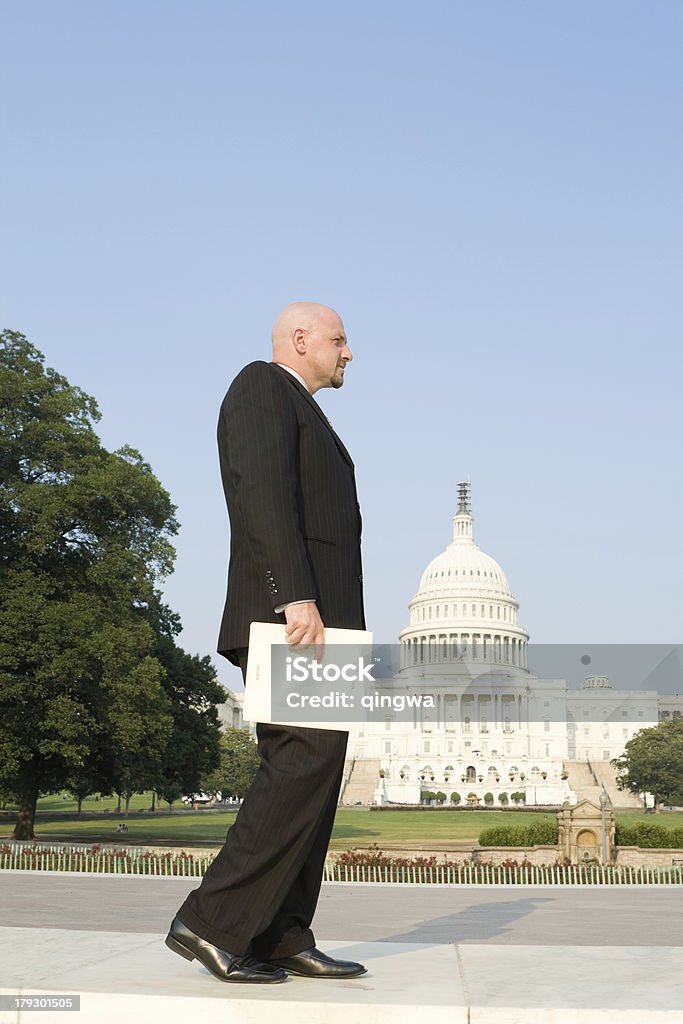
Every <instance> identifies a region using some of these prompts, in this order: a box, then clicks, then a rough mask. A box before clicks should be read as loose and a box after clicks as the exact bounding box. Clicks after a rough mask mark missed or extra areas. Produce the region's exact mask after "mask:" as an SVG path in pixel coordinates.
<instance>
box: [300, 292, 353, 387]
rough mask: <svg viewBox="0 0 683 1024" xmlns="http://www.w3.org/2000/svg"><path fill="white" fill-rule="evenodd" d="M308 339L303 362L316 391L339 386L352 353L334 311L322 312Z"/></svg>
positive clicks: (341, 324)
mask: <svg viewBox="0 0 683 1024" xmlns="http://www.w3.org/2000/svg"><path fill="white" fill-rule="evenodd" d="M307 341H308V348H307V352H306V357H307V358H306V362H307V368H309V369H310V371H311V378H312V383H313V385H314V387H315V390H318V388H340V387H342V385H343V384H344V371H345V367H346V364H347V363H350V362H351V360H352V359H353V356H352V354H351V349H350V348H349V346H348V343H347V340H346V333H345V331H344V325H343V323H342V322H341V320H340V319H339V317H338V316H337V314H336V313H333V312H332V311H331V310H330V311H329V312H326V313H324V314H322V315H321V316H320V318H319V319H318V321H317V322H316V324H315V326H314V327H313V328H311V330H310V331H309V333H308V338H307Z"/></svg>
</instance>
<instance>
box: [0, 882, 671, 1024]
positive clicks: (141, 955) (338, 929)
mask: <svg viewBox="0 0 683 1024" xmlns="http://www.w3.org/2000/svg"><path fill="white" fill-rule="evenodd" d="M193 884H194V883H193V881H192V880H188V879H171V878H168V879H166V878H159V879H155V878H144V877H129V878H117V877H101V876H100V877H96V876H79V875H68V874H57V873H55V874H48V873H45V874H36V873H28V872H25V873H24V872H3V873H1V874H0V906H1V907H2V919H1V921H0V925H1V927H0V942H1V943H2V948H3V956H2V958H1V960H0V992H2V993H4V994H6V995H7V994H12V993H18V992H23V993H27V992H31V993H40V992H42V993H51V994H58V993H61V994H65V993H69V994H77V995H80V996H81V1009H80V1012H79V1013H78V1016H76V1017H75V1018H68V1019H73V1020H74V1021H75V1022H76V1024H109V1022H112V1024H113V1022H114V1021H117V1022H118V1021H121V1020H124V1019H126V1018H127V1019H129V1020H130V1021H131V1024H133V1022H135V1021H138V1020H140V1021H145V1022H156V1021H159V1022H162V1021H163V1022H164V1024H175V1022H176V1021H177V1022H178V1024H180V1022H181V1021H182V1022H183V1024H185V1022H186V1021H187V1020H188V1019H192V1018H193V1017H195V1016H197V1017H198V1018H200V1019H202V1021H205V1022H207V1024H212V1022H213V1021H216V1022H218V1021H220V1022H221V1024H224V1022H226V1021H229V1022H230V1024H233V1022H234V1024H241V1022H242V1021H244V1022H245V1024H246V1022H247V1021H248V1022H249V1024H258V1022H259V1021H261V1020H263V1021H264V1024H265V1022H266V1021H268V1020H269V1019H271V1018H272V1014H273V1006H272V1004H273V1003H274V1002H275V1003H276V1004H277V1015H278V1022H279V1024H289V1022H290V1021H291V1022H292V1024H294V1022H295V1021H296V1022H299V1021H300V1020H301V1019H302V1018H305V1019H306V1020H307V1022H310V1024H318V1022H321V1024H323V1022H324V1024H336V1022H337V1021H339V1024H342V1022H343V1024H373V1022H376V1021H378V1022H385V1021H386V1022H387V1024H389V1022H391V1024H403V1022H404V1021H405V1022H406V1024H408V1021H410V1024H419V1022H421V1021H422V1020H426V1019H429V1021H430V1024H442V1022H443V1024H446V1022H449V1024H461V1022H462V1024H465V1022H467V1024H537V1022H538V1024H594V1022H595V1024H598V1022H599V1024H606V1022H607V1021H618V1022H619V1024H631V1022H632V1024H683V981H682V980H681V971H680V963H681V954H682V953H683V949H682V948H681V947H683V926H682V925H681V921H682V920H683V891H682V890H680V889H676V888H670V887H669V888H657V887H652V888H626V887H624V888H619V887H604V888H595V889H590V890H589V889H581V888H573V889H560V888H553V887H544V886H538V887H533V888H531V887H519V888H514V887H508V888H502V887H501V888H494V887H490V886H486V887H478V888H474V887H473V888H465V887H441V886H418V885H416V886H397V885H379V886H374V885H367V886H363V885H345V884H328V885H325V886H324V887H323V891H322V894H321V898H320V903H319V909H318V914H317V916H316V920H315V932H316V938H317V940H318V942H319V944H320V946H321V948H323V949H324V950H325V951H327V952H330V953H332V954H333V955H341V956H343V957H346V958H351V959H358V960H361V961H363V962H364V963H365V964H366V966H367V967H368V974H367V975H364V976H363V977H361V978H358V979H351V980H348V981H336V980H324V981H323V980H310V979H301V978H299V979H294V978H291V979H290V980H288V981H287V982H286V983H285V984H283V985H277V986H272V987H271V986H265V987H251V986H238V985H232V986H231V985H227V984H221V983H219V982H217V981H215V979H213V978H212V977H211V976H210V975H209V974H208V972H207V971H205V970H204V968H202V967H201V966H199V965H198V964H197V962H196V961H195V962H193V963H191V964H190V963H187V962H185V961H183V960H182V959H181V958H179V957H174V956H173V954H172V953H171V952H169V951H168V950H167V949H166V947H165V946H164V944H163V937H164V935H165V933H166V929H167V927H168V924H169V921H170V919H171V917H172V916H173V914H174V912H175V910H176V908H177V906H178V905H179V903H180V902H181V901H182V899H183V897H184V894H185V893H186V892H187V891H188V889H189V888H191V887H192V886H193ZM54 1013H55V1011H50V1016H49V1017H48V1016H47V1013H46V1012H43V1011H31V1013H30V1015H28V1014H27V1013H23V1014H21V1015H17V1013H16V1012H15V1011H10V1010H3V1011H0V1022H1V1024H10V1022H12V1024H16V1022H17V1021H28V1022H29V1024H40V1022H41V1021H42V1020H43V1018H45V1020H46V1021H47V1020H49V1021H52V1022H53V1024H54V1021H55V1019H56V1018H55V1016H54ZM57 1019H59V1018H57Z"/></svg>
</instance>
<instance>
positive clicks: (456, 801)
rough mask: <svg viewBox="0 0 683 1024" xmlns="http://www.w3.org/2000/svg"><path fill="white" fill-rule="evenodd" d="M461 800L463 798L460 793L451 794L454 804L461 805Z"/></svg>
mask: <svg viewBox="0 0 683 1024" xmlns="http://www.w3.org/2000/svg"><path fill="white" fill-rule="evenodd" d="M461 799H462V797H461V796H460V794H459V793H451V803H452V804H459V803H460V801H461Z"/></svg>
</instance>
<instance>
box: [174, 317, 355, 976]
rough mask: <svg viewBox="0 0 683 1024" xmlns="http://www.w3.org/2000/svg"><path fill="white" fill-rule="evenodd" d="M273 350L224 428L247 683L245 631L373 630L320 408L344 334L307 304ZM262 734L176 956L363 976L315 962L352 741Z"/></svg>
mask: <svg viewBox="0 0 683 1024" xmlns="http://www.w3.org/2000/svg"><path fill="white" fill-rule="evenodd" d="M272 342H273V360H272V362H270V363H266V362H254V363H250V364H249V365H248V366H246V367H245V368H244V369H243V370H242V371H241V372H240V373H239V374H238V376H237V377H236V378H235V380H234V381H233V383H232V385H231V387H230V389H229V390H228V393H227V395H226V396H225V399H224V401H223V404H222V406H221V412H220V418H219V423H218V447H219V455H220V465H221V475H222V479H223V487H224V491H225V497H226V502H227V506H228V514H229V517H230V531H231V541H230V566H229V570H228V592H227V598H226V603H225V609H224V613H223V620H222V624H221V630H220V636H219V643H218V650H219V652H220V653H221V654H223V655H224V656H225V657H226V658H228V659H229V660H230V661H231V662H232V663H233V664H235V665H239V666H240V668H241V670H242V673H243V676H244V677H245V679H246V667H247V645H248V639H249V626H250V623H251V622H254V621H256V622H281V623H284V624H285V633H286V637H287V642H288V643H289V644H292V645H297V646H299V647H301V646H304V645H316V646H318V647H319V648H320V647H322V645H323V642H324V633H323V629H324V626H337V627H342V628H349V629H364V628H365V616H364V610H363V577H362V570H361V554H360V535H361V517H360V507H359V505H358V499H357V495H356V484H355V476H354V467H353V462H352V461H351V457H350V455H349V453H348V452H347V450H346V448H345V447H344V445H343V443H342V441H341V440H340V439H339V437H337V435H336V433H335V432H334V430H333V429H332V426H331V424H330V423H329V421H328V420H327V417H326V416H325V414H324V413H323V411H322V409H321V408H320V406H319V405H318V404H317V402H316V401H315V399H314V398H313V395H314V394H315V392H316V391H318V390H319V389H321V388H327V387H331V388H341V387H342V386H343V383H344V376H345V373H346V369H347V366H348V364H349V363H350V362H351V360H352V358H353V356H352V354H351V350H350V348H349V345H348V341H347V338H346V333H345V330H344V325H343V323H342V321H341V318H340V317H339V316H338V314H337V313H335V312H334V310H332V309H329V308H328V307H326V306H321V305H319V304H317V303H310V302H297V303H293V304H291V305H290V306H287V307H286V309H284V310H283V312H282V313H281V314H280V316H279V317H278V318H277V320H276V322H275V325H274V327H273V334H272ZM256 734H257V738H258V747H259V756H260V767H259V769H258V772H257V774H256V777H255V779H254V782H253V784H252V786H251V788H250V789H249V792H248V793H247V795H246V797H245V800H244V803H243V804H242V807H241V808H240V811H239V813H238V815H237V819H236V821H235V824H234V825H233V826H232V828H231V829H230V831H229V832H228V836H227V840H226V843H225V845H224V846H223V848H222V849H221V851H220V852H219V854H218V856H217V857H216V859H215V860H214V861H213V863H212V864H211V866H210V867H209V869H208V870H207V872H206V874H205V876H204V878H203V880H202V883H201V885H200V886H199V888H198V889H195V890H194V891H193V892H191V893H190V894H189V896H188V897H187V899H186V901H185V902H184V903H183V905H182V906H181V908H180V909H179V911H178V914H177V917H176V918H175V919H174V921H173V923H172V925H171V929H170V931H169V934H168V936H167V938H166V944H167V945H168V946H169V947H170V948H171V949H173V950H174V951H175V952H177V953H179V954H180V955H181V956H184V957H185V958H187V959H188V960H193V959H195V958H196V959H198V960H199V961H200V962H201V963H203V964H204V965H205V966H206V967H207V968H208V970H209V971H211V973H212V974H213V975H214V976H215V977H217V978H219V979H220V980H222V981H239V982H261V983H263V982H278V981H284V980H286V978H287V974H296V975H300V976H305V977H326V978H327V977H337V978H352V977H357V976H359V975H361V974H364V973H365V967H363V965H362V964H359V963H356V962H354V961H346V960H335V959H333V958H332V957H330V956H328V955H326V954H325V953H323V952H322V951H321V950H319V949H318V948H317V947H316V945H315V939H314V937H313V932H312V931H311V921H312V919H313V914H314V912H315V907H316V904H317V901H318V895H319V892H320V884H321V880H322V872H323V867H324V863H325V855H326V853H327V848H328V844H329V838H330V834H331V831H332V826H333V823H334V816H335V811H336V807H337V801H338V798H339V789H340V785H341V779H342V772H343V765H344V757H345V753H346V744H347V739H348V733H346V732H337V731H332V730H322V729H304V728H298V727H290V726H278V725H270V724H265V723H258V724H257V726H256Z"/></svg>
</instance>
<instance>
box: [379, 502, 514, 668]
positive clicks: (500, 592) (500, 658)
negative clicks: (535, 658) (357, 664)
mask: <svg viewBox="0 0 683 1024" xmlns="http://www.w3.org/2000/svg"><path fill="white" fill-rule="evenodd" d="M458 498H459V501H458V511H457V512H456V514H455V516H454V517H453V538H452V540H451V543H450V544H449V545H448V547H447V548H446V550H445V551H443V552H442V553H441V554H440V555H437V556H436V558H433V559H432V561H431V562H430V563H429V565H428V566H427V568H426V569H425V571H424V573H423V574H422V578H421V580H420V585H419V588H418V591H417V593H416V594H415V596H414V597H413V600H412V601H411V602H410V624H409V625H408V626H407V627H406V628H405V629H404V630H402V632H401V634H400V637H399V640H400V643H401V644H402V645H404V646H405V647H406V648H409V650H404V652H403V653H404V658H403V664H404V666H407V665H416V664H424V663H425V662H432V661H438V662H441V663H443V662H444V661H453V660H458V661H461V660H462V658H463V657H466V658H467V660H478V661H479V660H483V661H487V662H491V663H497V664H509V665H517V666H520V667H525V666H526V647H527V643H528V640H529V635H528V633H527V632H526V630H524V629H523V628H522V627H521V626H519V625H518V623H517V611H518V609H519V605H518V603H517V601H516V600H515V597H514V595H513V594H512V592H511V590H510V585H509V583H508V581H507V577H506V575H505V573H504V572H503V570H502V569H501V567H500V565H499V564H498V562H496V560H495V559H494V558H491V556H490V555H487V554H486V553H485V552H484V551H482V550H481V548H480V547H479V546H478V545H477V544H476V543H475V541H474V534H473V524H474V518H473V516H472V513H471V511H470V485H469V483H460V484H458Z"/></svg>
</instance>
